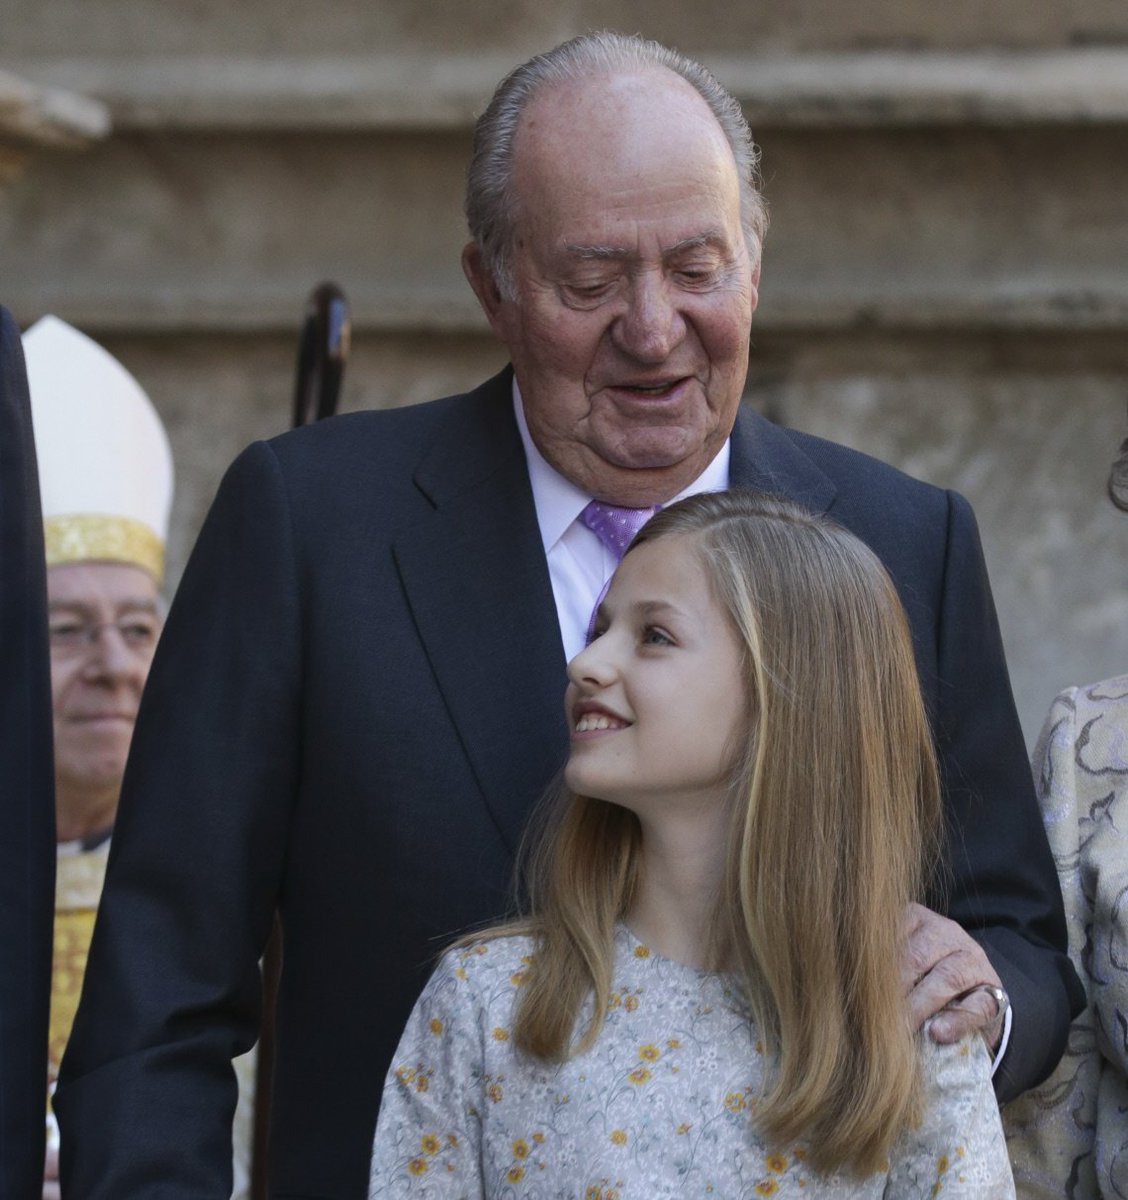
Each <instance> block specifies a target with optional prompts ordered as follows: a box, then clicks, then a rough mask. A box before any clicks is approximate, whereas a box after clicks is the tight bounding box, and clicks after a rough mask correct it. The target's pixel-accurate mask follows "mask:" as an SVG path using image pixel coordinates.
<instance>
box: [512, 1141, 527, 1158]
mask: <svg viewBox="0 0 1128 1200" xmlns="http://www.w3.org/2000/svg"><path fill="white" fill-rule="evenodd" d="M513 1157H514V1158H528V1157H529V1143H528V1142H526V1141H525V1139H524V1138H518V1139H517V1140H516V1141H515V1142H514V1143H513Z"/></svg>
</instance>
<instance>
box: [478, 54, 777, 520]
mask: <svg viewBox="0 0 1128 1200" xmlns="http://www.w3.org/2000/svg"><path fill="white" fill-rule="evenodd" d="M514 184H515V191H516V193H517V201H518V211H517V214H516V228H515V238H514V241H515V245H514V247H513V254H512V262H513V276H514V279H513V283H514V288H515V292H516V295H515V296H514V298H513V299H506V298H503V297H502V296H501V295H500V294H499V293H498V291H497V289H496V287H495V286H494V281H492V280H491V279H489V278H488V277H486V276H485V274H484V272H483V269H482V264H481V260H480V258H479V256H478V254H477V248H476V247H475V246H473V245H471V246H470V247H468V248H467V252H466V255H465V256H464V266H465V268H466V271H467V275H468V277H469V279H470V282H471V284H472V286H473V287H474V289H475V292H476V293H477V295H478V297H479V300H480V301H481V303H482V305H483V308H484V309H485V311H486V314H487V316H488V317H489V319H490V322H491V325H492V326H493V328H494V330H495V332H496V333H497V334H498V336H499V337H500V338H501V340H502V341H503V342H504V343H505V344H506V346H507V347H508V349H509V353H510V355H511V358H512V361H513V366H514V369H515V371H516V375H517V382H518V385H519V386H520V389H521V396H522V399H523V402H524V406H525V415H526V418H527V420H528V424H529V430H530V433H531V434H532V437H533V440H534V442H535V443H536V445H537V447H538V448H539V450H540V451H541V453H542V454H543V455H544V456H545V458H546V459H547V460H548V461H549V462H550V463H551V464H552V465H553V466H554V467H556V469H557V470H558V471H560V472H561V473H562V474H563V475H565V476H567V477H568V478H569V479H571V480H572V481H573V482H574V483H576V484H578V485H579V486H580V487H581V488H583V489H584V490H585V491H587V492H589V493H590V494H592V495H594V496H596V497H599V498H601V499H604V500H609V501H612V502H616V503H620V504H631V505H640V506H641V505H647V504H651V503H656V502H660V501H665V500H669V499H670V497H671V496H673V495H674V494H675V493H676V492H678V491H680V490H681V489H682V488H683V487H685V486H687V485H688V484H689V483H690V482H691V481H692V480H693V479H694V478H695V477H696V476H697V475H698V474H700V473H701V471H702V470H703V469H704V468H705V466H706V465H707V464H708V463H709V461H710V460H711V459H712V458H713V457H714V456H715V455H716V453H717V451H718V450H719V449H720V447H721V444H722V443H723V441H724V439H725V438H726V437H727V436H728V433H729V431H730V429H731V428H732V423H733V421H734V419H735V417H736V411H737V407H738V405H739V403H740V397H741V393H742V391H743V387H744V380H745V375H746V373H747V368H748V338H749V329H750V325H751V319H752V313H753V311H754V309H755V307H756V298H757V296H756V283H757V278H758V269H757V264H756V263H754V262H753V258H752V255H751V254H750V252H749V248H748V246H747V245H746V242H745V238H744V233H743V229H742V227H741V220H740V189H739V183H738V179H737V173H736V166H735V163H734V161H733V157H732V152H731V150H730V149H729V147H728V144H727V142H726V141H725V138H724V134H723V133H722V131H721V129H720V127H719V126H718V125H717V122H716V120H715V119H714V117H713V115H712V114H711V113H710V111H709V109H708V107H707V106H706V105H705V103H704V101H702V99H701V98H700V97H699V96H698V95H697V93H696V92H695V91H694V90H693V89H692V88H691V87H690V86H689V85H688V84H686V83H685V81H684V80H681V79H680V78H678V77H677V76H675V75H673V74H672V73H669V72H666V71H649V72H646V73H643V74H635V75H625V76H616V77H612V78H595V79H589V80H585V81H584V82H582V83H579V84H574V85H566V86H562V87H557V88H553V89H551V90H549V91H547V92H545V93H542V94H541V95H539V96H538V97H536V98H535V99H534V100H533V101H531V102H530V104H529V106H528V108H527V109H526V111H525V114H524V115H523V117H522V121H521V126H520V129H519V131H518V135H517V143H516V147H515V175H514Z"/></svg>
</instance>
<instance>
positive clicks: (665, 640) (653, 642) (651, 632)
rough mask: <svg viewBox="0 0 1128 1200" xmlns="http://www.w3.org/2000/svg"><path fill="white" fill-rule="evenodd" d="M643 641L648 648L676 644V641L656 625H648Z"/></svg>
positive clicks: (643, 633)
mask: <svg viewBox="0 0 1128 1200" xmlns="http://www.w3.org/2000/svg"><path fill="white" fill-rule="evenodd" d="M642 641H643V645H646V646H672V645H673V644H674V639H673V638H672V637H670V635H669V634H668V633H666V632H665V630H662V629H659V628H658V627H657V626H656V625H648V626H647V627H646V628H645V629H644V630H643V631H642Z"/></svg>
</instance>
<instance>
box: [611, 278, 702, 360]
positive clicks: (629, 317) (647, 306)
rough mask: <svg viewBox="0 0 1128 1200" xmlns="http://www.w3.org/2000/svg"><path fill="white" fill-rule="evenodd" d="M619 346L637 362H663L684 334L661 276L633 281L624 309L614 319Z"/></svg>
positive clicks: (682, 321) (668, 288) (683, 323)
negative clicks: (617, 317) (616, 320)
mask: <svg viewBox="0 0 1128 1200" xmlns="http://www.w3.org/2000/svg"><path fill="white" fill-rule="evenodd" d="M615 334H616V339H617V342H618V345H619V348H620V349H621V350H623V351H625V352H626V353H627V354H629V355H630V356H631V357H632V358H635V359H637V360H638V361H640V362H662V361H664V360H665V359H666V358H668V357H669V356H670V353H671V351H672V350H673V349H674V347H675V346H677V345H678V343H679V342H680V341H681V340H682V338H683V337H684V336H685V322H684V319H683V318H682V315H681V312H680V311H679V309H678V306H677V304H676V303H675V301H674V297H673V296H672V295H671V291H670V287H669V284H668V282H667V281H666V280H665V279H662V278H654V277H650V276H645V275H644V276H642V277H640V278H639V279H638V280H636V281H635V284H634V287H633V288H632V290H631V296H630V299H629V302H628V304H627V308H626V310H625V311H624V312H623V314H622V316H621V317H620V318H619V320H618V322H617V323H616V329H615Z"/></svg>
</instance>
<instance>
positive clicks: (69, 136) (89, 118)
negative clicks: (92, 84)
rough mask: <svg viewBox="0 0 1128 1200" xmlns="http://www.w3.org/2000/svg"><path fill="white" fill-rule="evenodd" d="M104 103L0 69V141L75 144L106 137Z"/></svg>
mask: <svg viewBox="0 0 1128 1200" xmlns="http://www.w3.org/2000/svg"><path fill="white" fill-rule="evenodd" d="M109 132H110V112H109V109H108V108H107V107H106V105H105V104H103V103H101V102H100V101H98V100H91V99H89V98H88V97H86V96H79V95H75V94H74V93H73V92H70V91H65V90H63V89H61V88H58V87H51V86H44V85H43V84H39V83H32V82H31V81H30V80H28V79H25V78H21V77H20V76H17V75H13V74H11V73H10V72H8V71H2V70H0V141H3V142H4V143H6V144H8V145H15V146H17V147H19V148H21V149H26V148H30V147H36V146H43V147H56V148H74V147H79V146H85V145H88V144H89V143H90V142H94V141H97V140H99V139H101V138H104V137H106V135H107V134H108V133H109Z"/></svg>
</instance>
